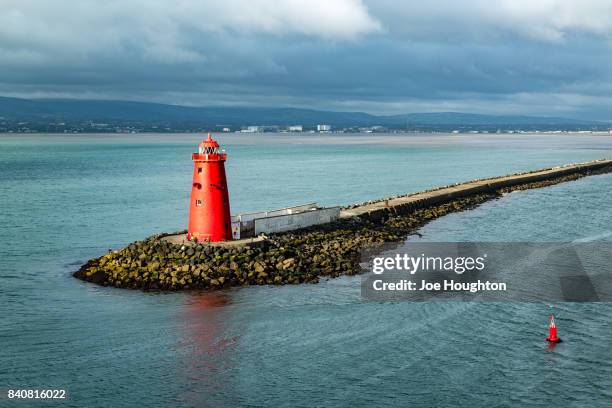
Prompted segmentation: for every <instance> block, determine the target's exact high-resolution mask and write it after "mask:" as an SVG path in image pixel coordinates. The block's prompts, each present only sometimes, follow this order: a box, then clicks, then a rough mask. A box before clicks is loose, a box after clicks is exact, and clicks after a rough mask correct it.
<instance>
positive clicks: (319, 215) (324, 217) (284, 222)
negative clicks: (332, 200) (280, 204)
mask: <svg viewBox="0 0 612 408" xmlns="http://www.w3.org/2000/svg"><path fill="white" fill-rule="evenodd" d="M339 217H340V207H331V208H321V209H318V210H313V211H306V212H301V213H298V214H286V215H279V216H276V217H268V218H259V219H256V220H254V222H255V235H259V234H261V233H264V234H273V233H276V232H285V231H292V230H296V229H300V228H305V227H309V226H311V225H317V224H325V223H328V222H332V221H335V220H337V219H338V218H339Z"/></svg>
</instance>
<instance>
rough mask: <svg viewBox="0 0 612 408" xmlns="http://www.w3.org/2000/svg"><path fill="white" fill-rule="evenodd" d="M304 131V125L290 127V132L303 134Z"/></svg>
mask: <svg viewBox="0 0 612 408" xmlns="http://www.w3.org/2000/svg"><path fill="white" fill-rule="evenodd" d="M303 129H304V127H303V126H302V125H293V126H289V131H290V132H301V131H302V130H303Z"/></svg>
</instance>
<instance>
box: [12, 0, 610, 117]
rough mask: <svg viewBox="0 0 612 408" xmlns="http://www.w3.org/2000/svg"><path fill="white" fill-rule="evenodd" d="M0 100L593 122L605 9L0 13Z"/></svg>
mask: <svg viewBox="0 0 612 408" xmlns="http://www.w3.org/2000/svg"><path fill="white" fill-rule="evenodd" d="M0 4H1V5H2V13H0V94H5V95H18V96H25V97H27V96H38V97H39V96H62V97H82V98H113V99H132V100H147V101H158V102H169V103H179V104H190V105H215V104H217V105H218V104H221V105H223V104H229V105H240V104H250V105H267V106H271V105H276V106H280V105H284V106H301V107H311V108H323V109H350V110H366V111H371V112H376V113H402V112H415V111H442V110H458V111H483V112H485V111H486V112H489V113H504V112H513V113H525V114H547V112H548V113H550V114H558V113H559V112H562V113H564V114H566V115H567V116H580V117H591V118H595V119H608V118H609V116H610V114H608V113H607V112H609V111H611V109H612V100H611V99H610V98H609V97H608V94H609V91H610V89H612V71H610V70H609V69H608V67H609V66H610V63H612V54H611V53H610V44H611V42H610V39H611V36H612V18H611V17H612V3H609V2H607V1H596V0H583V1H581V2H575V1H562V0H538V1H535V0H530V1H525V0H499V1H496V2H491V1H484V0H466V1H462V2H458V1H455V0H429V1H428V2H397V1H392V0H376V1H375V0H334V1H328V0H310V1H303V0H285V1H273V0H251V1H247V0H225V1H222V2H221V1H195V0H174V1H170V0H131V1H129V2H128V1H119V0H107V1H104V2H100V1H94V0H80V1H68V0H55V1H53V2H48V1H40V0H39V1H35V0H19V1H17V0H0Z"/></svg>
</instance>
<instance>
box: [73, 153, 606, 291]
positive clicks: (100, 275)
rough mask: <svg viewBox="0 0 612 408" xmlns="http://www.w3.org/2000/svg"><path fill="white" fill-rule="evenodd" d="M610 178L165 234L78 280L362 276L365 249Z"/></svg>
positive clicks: (413, 198)
mask: <svg viewBox="0 0 612 408" xmlns="http://www.w3.org/2000/svg"><path fill="white" fill-rule="evenodd" d="M606 172H612V159H606V160H598V161H593V162H588V163H580V164H573V165H568V166H562V167H556V168H549V169H543V170H537V171H533V172H528V173H522V174H513V175H509V176H502V177H495V178H489V179H482V180H474V181H469V182H466V183H460V184H456V185H452V186H447V187H442V188H437V189H433V190H429V191H424V192H420V193H414V194H408V195H405V196H399V197H390V198H387V199H383V200H377V201H372V202H368V203H363V204H359V205H353V206H348V207H345V208H344V209H342V211H341V213H340V219H339V220H338V221H335V222H331V223H327V224H321V225H316V226H312V227H308V228H304V229H300V230H295V231H288V232H284V233H280V234H274V235H270V236H269V237H267V238H266V239H263V240H258V241H257V245H255V244H254V242H249V241H246V242H244V243H243V244H241V243H239V242H232V245H207V244H196V243H190V244H189V245H186V244H184V243H182V242H180V241H176V240H173V239H168V238H169V237H178V236H180V234H160V235H155V236H152V237H149V238H147V239H145V240H143V241H137V242H134V243H132V244H130V245H128V246H127V247H125V248H123V249H120V250H117V251H111V252H109V253H107V254H105V255H103V256H101V257H99V258H94V259H91V260H89V261H88V262H87V263H86V264H85V265H83V266H82V267H81V268H80V269H79V270H78V271H77V272H75V273H74V276H75V277H77V278H79V279H83V280H86V281H91V282H94V283H97V284H100V285H104V286H115V287H121V288H130V289H143V290H184V289H194V288H222V287H226V286H239V285H264V284H296V283H316V282H318V280H319V277H321V276H325V277H336V276H339V275H342V274H347V275H352V274H356V273H358V272H359V265H358V264H359V260H360V254H361V251H362V250H363V249H364V248H374V249H376V247H378V246H381V245H382V244H384V243H386V242H397V241H401V240H403V239H405V238H406V237H407V236H408V235H409V234H411V233H414V232H415V231H416V230H417V229H418V228H419V227H421V226H422V225H424V224H425V223H427V222H429V221H431V220H433V219H435V218H438V217H440V216H443V215H445V214H448V213H451V212H457V211H462V210H466V209H469V208H473V207H474V206H477V205H479V204H481V203H483V202H485V201H488V200H491V199H495V198H497V197H499V196H500V195H502V194H503V193H506V192H510V191H514V190H523V189H529V188H540V187H545V186H549V185H552V184H557V183H561V182H565V181H571V180H575V179H578V178H580V177H584V176H588V175H591V174H599V173H606Z"/></svg>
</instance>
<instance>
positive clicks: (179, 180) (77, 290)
mask: <svg viewBox="0 0 612 408" xmlns="http://www.w3.org/2000/svg"><path fill="white" fill-rule="evenodd" d="M202 137H203V135H192V134H189V135H186V134H159V135H154V134H150V135H112V134H101V135H43V134H40V135H0V226H1V228H2V229H1V231H2V234H0V279H1V280H0V282H1V285H0V299H1V300H0V316H1V317H0V361H1V362H2V366H1V369H0V390H2V393H3V394H4V395H6V394H5V392H6V390H7V389H17V388H20V389H23V388H37V389H49V388H51V389H66V391H67V396H68V398H67V400H65V401H63V402H61V404H63V405H64V406H74V407H82V406H87V407H97V406H113V407H122V406H138V405H147V406H154V405H155V406H185V407H190V406H197V407H202V406H240V405H249V406H266V405H268V406H291V407H294V406H304V407H311V406H351V407H354V406H367V405H376V406H423V407H431V406H457V405H460V406H474V407H477V406H483V407H484V406H523V405H530V406H550V405H551V404H552V405H553V406H554V405H556V406H609V405H610V404H612V392H611V391H610V390H611V389H612V352H611V351H610V344H611V342H612V307H611V306H610V305H609V304H606V303H600V304H578V303H561V304H554V305H548V304H537V303H508V302H505V303H467V302H463V303H443V302H426V303H412V302H368V301H365V300H363V299H362V298H361V295H360V279H359V278H358V277H342V278H339V279H331V280H324V281H322V282H321V283H320V284H318V285H298V286H283V287H246V288H236V289H231V290H225V291H217V292H189V293H143V292H139V291H130V290H122V289H115V288H103V287H98V286H96V285H93V284H90V283H85V282H82V281H79V280H76V279H74V278H73V277H72V276H71V273H72V272H74V271H75V270H76V269H78V268H79V266H80V265H81V264H82V263H84V262H85V261H86V260H87V259H90V258H92V257H96V256H99V255H101V254H103V253H105V252H106V251H108V249H109V248H110V249H117V248H120V247H122V246H124V245H126V244H127V243H129V242H131V241H134V240H138V239H142V238H144V237H146V236H148V235H151V234H154V233H158V232H161V231H175V230H181V229H184V228H185V226H186V220H187V210H188V200H189V192H190V191H189V189H190V185H191V180H190V178H191V172H192V162H191V160H190V154H191V152H193V151H194V150H195V148H196V146H197V143H198V142H199V140H200V139H201V138H202ZM218 139H219V141H220V142H221V144H222V145H224V146H225V147H226V149H227V151H228V155H229V158H228V162H227V173H228V183H229V187H230V200H231V204H232V211H233V213H237V212H244V211H256V210H266V209H272V208H277V207H285V206H288V205H295V204H300V203H305V202H312V201H317V202H319V203H321V204H323V205H336V204H349V203H353V202H360V201H365V200H370V199H376V198H381V197H385V196H390V195H395V194H403V193H407V192H412V191H418V190H423V189H426V188H431V187H435V186H439V185H446V184H450V183H455V182H460V181H465V180H470V179H475V178H480V177H488V176H495V175H502V174H507V173H512V172H517V171H527V170H532V169H537V168H542V167H550V166H555V165H561V164H566V163H571V162H580V161H587V160H592V159H598V158H603V157H610V156H612V137H609V136H594V135H585V134H580V135H535V134H531V135H517V134H512V135H508V134H491V135H446V134H437V135H423V134H420V135H418V134H417V135H329V134H326V135H310V134H304V135H287V134H256V135H234V134H231V135H219V136H218ZM610 191H612V175H601V176H592V177H588V178H584V179H580V180H578V181H574V182H570V183H564V184H559V185H555V186H552V187H547V188H543V189H538V190H529V191H522V192H515V193H511V194H508V195H506V196H504V197H503V198H501V199H498V200H495V201H490V202H487V203H485V204H483V205H482V206H480V207H478V208H476V209H474V210H470V211H466V212H461V213H455V214H450V215H448V216H445V217H443V218H440V219H438V220H436V221H434V222H432V223H430V224H428V225H426V226H425V227H424V228H422V229H421V230H420V233H421V234H422V235H423V236H422V237H421V238H418V237H413V238H411V239H421V240H429V241H571V240H576V239H585V238H587V239H594V240H607V239H610V236H611V235H612V232H611V227H610V225H612V213H611V211H610V208H612V194H611V193H610ZM551 310H554V311H555V313H556V314H557V324H558V326H559V331H560V334H561V336H562V337H563V338H564V339H565V340H566V341H565V342H564V343H562V344H560V345H559V346H558V347H556V348H555V349H554V350H551V349H549V348H547V345H546V344H544V342H543V338H544V337H545V336H546V334H547V332H546V327H547V318H548V314H549V313H550V311H551ZM4 395H3V396H2V397H0V405H1V406H5V405H7V404H10V403H9V402H8V401H7V400H6V399H5V397H4ZM14 404H15V406H27V405H28V404H29V403H28V402H25V403H24V402H23V401H22V402H15V403H14Z"/></svg>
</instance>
